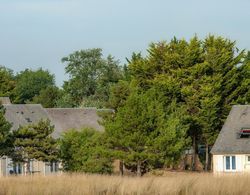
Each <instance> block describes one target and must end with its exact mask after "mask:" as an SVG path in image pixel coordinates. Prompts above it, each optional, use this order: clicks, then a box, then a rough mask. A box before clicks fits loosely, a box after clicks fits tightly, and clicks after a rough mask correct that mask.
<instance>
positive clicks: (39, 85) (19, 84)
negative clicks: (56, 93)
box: [14, 69, 55, 103]
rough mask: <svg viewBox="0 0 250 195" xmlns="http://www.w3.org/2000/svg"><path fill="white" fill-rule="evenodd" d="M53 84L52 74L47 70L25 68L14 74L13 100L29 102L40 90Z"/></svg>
mask: <svg viewBox="0 0 250 195" xmlns="http://www.w3.org/2000/svg"><path fill="white" fill-rule="evenodd" d="M54 85H55V79H54V75H52V74H50V73H49V71H47V70H42V69H38V70H36V71H33V70H29V69H26V70H24V71H21V72H20V73H19V74H17V76H16V87H15V89H14V96H15V99H14V102H15V103H25V102H28V101H29V102H31V101H32V99H33V98H34V97H35V96H36V95H39V93H40V91H41V90H44V89H46V88H47V87H51V86H54Z"/></svg>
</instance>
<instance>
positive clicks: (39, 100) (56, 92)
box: [32, 86, 63, 108]
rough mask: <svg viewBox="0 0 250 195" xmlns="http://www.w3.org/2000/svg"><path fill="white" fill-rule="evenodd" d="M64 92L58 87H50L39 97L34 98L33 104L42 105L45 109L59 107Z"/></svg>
mask: <svg viewBox="0 0 250 195" xmlns="http://www.w3.org/2000/svg"><path fill="white" fill-rule="evenodd" d="M62 94H63V92H62V91H61V90H60V89H59V88H58V87H56V86H48V87H47V88H46V89H42V90H41V91H40V92H39V95H36V96H35V97H33V98H32V103H36V104H42V106H43V107H44V108H54V107H57V102H58V101H59V99H60V98H61V97H62Z"/></svg>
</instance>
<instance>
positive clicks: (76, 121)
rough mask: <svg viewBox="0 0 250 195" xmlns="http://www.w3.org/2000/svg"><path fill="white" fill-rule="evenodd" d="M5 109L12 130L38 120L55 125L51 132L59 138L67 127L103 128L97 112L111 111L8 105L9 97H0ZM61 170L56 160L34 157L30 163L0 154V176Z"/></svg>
mask: <svg viewBox="0 0 250 195" xmlns="http://www.w3.org/2000/svg"><path fill="white" fill-rule="evenodd" d="M0 101H1V102H3V106H4V108H5V118H6V120H7V121H8V122H10V123H11V125H12V127H11V130H12V131H15V130H17V129H18V128H19V127H20V126H26V125H29V124H32V123H38V122H39V121H40V120H47V119H49V120H50V121H51V124H52V125H54V126H55V130H54V132H53V134H52V136H53V137H54V138H56V139H57V138H59V137H60V136H61V135H62V133H64V132H66V131H67V130H70V129H83V128H87V127H89V128H94V129H96V130H97V131H104V128H103V126H101V125H100V124H99V121H100V120H101V118H100V117H99V116H98V112H102V111H110V110H98V109H96V108H48V109H47V108H43V107H42V106H41V105H40V104H11V102H10V101H9V99H8V98H6V97H5V98H1V97H0ZM60 170H62V165H61V164H60V163H58V162H53V163H48V162H41V161H37V160H35V159H33V160H31V162H30V163H29V164H27V163H26V164H25V163H18V162H13V161H12V160H11V159H10V158H8V157H7V156H2V157H0V176H7V175H11V174H21V175H26V174H30V173H32V174H44V175H47V174H52V173H57V172H59V171H60Z"/></svg>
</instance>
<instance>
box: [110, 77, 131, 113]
mask: <svg viewBox="0 0 250 195" xmlns="http://www.w3.org/2000/svg"><path fill="white" fill-rule="evenodd" d="M129 94H130V86H129V83H128V82H127V81H122V80H121V81H119V82H118V83H117V84H116V85H113V86H112V87H111V88H110V97H109V102H108V107H110V108H112V109H114V110H117V109H118V108H119V107H122V106H124V104H125V102H126V100H127V98H128V96H129Z"/></svg>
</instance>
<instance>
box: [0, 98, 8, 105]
mask: <svg viewBox="0 0 250 195" xmlns="http://www.w3.org/2000/svg"><path fill="white" fill-rule="evenodd" d="M0 102H1V103H2V104H11V101H10V98H9V97H0Z"/></svg>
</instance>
